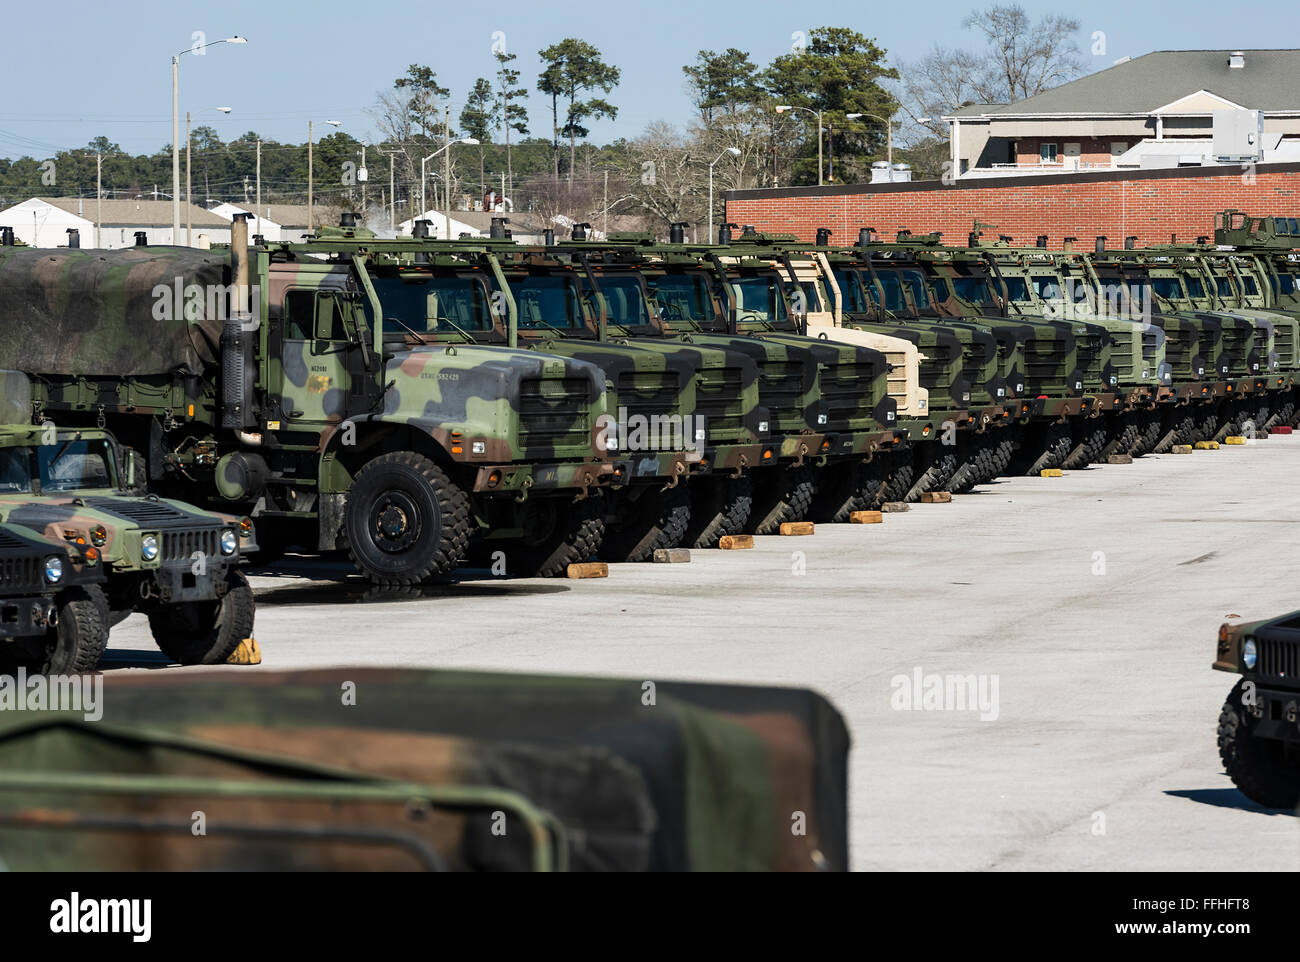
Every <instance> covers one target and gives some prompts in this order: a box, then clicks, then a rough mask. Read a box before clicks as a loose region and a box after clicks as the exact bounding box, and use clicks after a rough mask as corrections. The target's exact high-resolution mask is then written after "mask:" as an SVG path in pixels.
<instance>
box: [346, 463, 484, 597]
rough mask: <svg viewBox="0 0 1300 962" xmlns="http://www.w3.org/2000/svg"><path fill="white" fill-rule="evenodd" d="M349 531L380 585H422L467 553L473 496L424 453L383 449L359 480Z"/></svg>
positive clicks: (355, 556) (351, 547)
mask: <svg viewBox="0 0 1300 962" xmlns="http://www.w3.org/2000/svg"><path fill="white" fill-rule="evenodd" d="M343 530H344V533H345V534H346V536H347V542H348V555H349V556H350V557H351V558H352V562H353V564H355V565H356V566H357V568H358V569H359V570H360V571H361V572H362V573H363V574H365V575H366V577H368V578H369V579H370V580H371V581H373V582H374V583H375V584H381V585H413V584H419V583H420V582H423V581H427V580H428V579H429V578H432V577H436V576H438V575H445V574H447V573H448V572H450V571H452V570H453V569H454V568H455V567H456V565H457V564H459V563H460V561H461V560H462V559H463V558H464V556H465V549H466V546H467V545H468V544H469V537H470V506H469V497H468V496H467V495H466V494H465V492H464V491H462V490H461V489H460V488H459V487H457V486H456V484H455V483H454V482H453V481H452V480H451V478H449V477H448V476H447V474H446V472H444V471H443V470H442V468H440V467H438V465H436V464H434V462H433V461H431V460H429V459H428V458H426V457H424V456H423V455H421V454H416V453H415V452H414V451H397V452H394V453H392V454H382V455H380V456H379V457H377V458H375V459H374V460H373V461H371V462H370V463H369V464H367V465H366V466H365V467H363V468H362V469H361V470H360V471H358V472H357V476H356V478H354V479H353V481H352V487H351V489H350V490H349V491H348V498H347V505H346V507H345V508H344V510H343Z"/></svg>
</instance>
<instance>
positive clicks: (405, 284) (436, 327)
mask: <svg viewBox="0 0 1300 962" xmlns="http://www.w3.org/2000/svg"><path fill="white" fill-rule="evenodd" d="M372 280H373V283H374V285H375V293H376V294H378V295H379V303H380V304H382V305H383V308H384V315H385V316H386V317H395V318H397V319H398V320H400V321H401V322H402V323H403V324H405V325H406V326H407V327H409V328H411V329H412V330H414V331H418V332H427V333H430V334H433V333H437V334H455V333H457V329H458V328H459V329H460V330H461V331H491V330H492V329H493V325H492V311H491V308H490V307H489V301H488V293H487V287H486V286H485V285H484V284H483V282H482V281H480V280H479V279H478V278H475V277H456V276H454V275H446V276H437V275H429V274H421V275H409V274H408V275H406V276H402V277H397V276H388V277H374V278H373V279H372Z"/></svg>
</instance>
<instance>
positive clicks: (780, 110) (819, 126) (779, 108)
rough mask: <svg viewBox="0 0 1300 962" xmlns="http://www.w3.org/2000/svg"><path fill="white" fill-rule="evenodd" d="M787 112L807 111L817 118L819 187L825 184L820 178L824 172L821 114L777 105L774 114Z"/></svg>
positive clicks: (790, 105) (808, 109) (789, 105)
mask: <svg viewBox="0 0 1300 962" xmlns="http://www.w3.org/2000/svg"><path fill="white" fill-rule="evenodd" d="M787 110H803V111H807V112H808V113H810V114H813V115H814V116H816V118H817V186H818V187H821V186H822V185H823V183H824V182H825V181H824V180H823V177H822V175H823V173H824V172H825V171H824V168H823V167H822V112H821V111H820V110H813V109H812V108H811V107H796V106H793V105H792V104H778V105H777V108H776V112H777V113H778V114H783V113H785V112H786V111H787Z"/></svg>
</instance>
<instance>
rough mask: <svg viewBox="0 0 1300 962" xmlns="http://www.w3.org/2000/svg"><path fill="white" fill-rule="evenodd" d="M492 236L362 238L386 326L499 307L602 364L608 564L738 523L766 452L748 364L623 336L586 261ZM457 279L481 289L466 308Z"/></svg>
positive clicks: (552, 350) (534, 341)
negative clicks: (753, 470)
mask: <svg viewBox="0 0 1300 962" xmlns="http://www.w3.org/2000/svg"><path fill="white" fill-rule="evenodd" d="M494 233H496V234H497V236H495V237H492V238H489V239H488V240H487V241H486V242H484V241H476V242H454V241H453V242H447V241H434V240H430V239H429V238H428V236H427V227H426V225H424V224H423V223H422V222H417V224H416V234H415V236H413V237H409V238H398V239H396V240H392V241H366V242H365V244H364V246H365V249H366V259H365V269H366V270H367V272H368V274H369V276H370V278H371V280H372V282H373V283H376V284H378V286H379V288H380V289H382V290H383V291H385V292H386V295H385V296H386V300H385V304H386V309H388V306H391V307H392V309H393V310H395V311H397V312H398V316H397V317H395V318H394V319H393V323H394V324H400V325H402V326H403V327H405V328H406V329H408V331H409V332H410V333H411V334H412V335H415V336H419V337H421V338H423V337H426V336H428V335H427V334H426V333H425V332H426V331H427V330H429V329H430V328H431V327H432V326H433V322H432V321H430V319H429V311H430V310H431V309H432V308H430V306H429V305H442V304H446V305H449V306H450V305H460V306H459V307H458V308H457V309H458V310H462V316H464V317H466V318H472V317H474V316H476V313H475V312H477V314H482V313H483V312H496V313H498V314H500V315H503V316H509V317H510V318H511V321H510V323H511V329H512V330H513V331H515V332H516V334H515V336H516V338H517V343H518V344H519V345H520V346H526V347H529V348H532V349H533V350H534V351H536V352H537V353H542V352H546V353H548V354H555V355H558V356H563V357H566V358H571V359H577V360H580V361H582V362H583V363H588V364H591V365H593V366H594V367H595V369H597V370H598V371H599V372H600V375H601V379H602V383H603V384H604V385H605V388H606V391H607V392H608V394H607V397H608V412H609V413H608V416H606V417H602V418H601V419H600V420H599V423H598V424H597V425H596V427H597V429H598V431H597V440H598V441H599V443H600V444H601V445H602V446H603V449H604V450H605V451H606V452H607V455H608V457H609V458H610V459H611V472H610V473H611V477H610V480H609V482H608V485H607V487H608V491H607V494H608V496H607V497H606V498H605V499H604V503H603V512H604V519H603V520H604V523H605V525H606V532H605V538H604V540H603V541H602V544H601V550H600V554H601V556H602V557H604V558H605V559H606V560H611V561H638V560H645V559H647V558H649V557H650V556H651V555H652V554H653V552H654V550H655V549H657V548H668V547H674V546H676V545H679V544H682V543H684V542H685V543H689V544H691V545H692V546H697V547H708V546H711V545H713V544H716V543H717V540H718V538H719V537H720V536H721V535H723V534H728V533H733V532H732V529H733V528H734V529H735V530H739V527H740V526H741V525H743V522H744V518H745V517H746V516H747V514H748V509H749V505H750V495H749V486H748V477H747V474H746V472H747V470H748V469H749V468H750V467H752V466H755V465H758V464H760V463H761V462H762V460H763V457H764V454H765V452H766V453H767V456H768V457H769V458H770V457H771V454H770V447H769V446H765V445H764V443H763V439H762V434H763V433H764V432H765V430H766V427H765V424H764V422H765V420H766V418H765V416H764V414H763V412H762V411H761V409H760V408H759V407H758V406H757V403H756V399H757V389H756V387H755V381H756V372H755V371H754V370H753V367H752V364H750V365H748V366H746V362H745V359H743V358H739V359H738V358H729V357H728V356H726V355H725V354H724V353H723V352H720V351H717V350H710V349H707V348H699V347H693V346H682V345H678V344H667V343H660V342H656V341H651V340H648V339H646V338H645V337H634V336H632V335H633V330H631V329H624V328H623V327H622V326H620V325H618V324H617V323H611V322H610V320H609V310H608V306H607V304H606V301H605V299H604V298H603V297H598V296H597V295H596V293H595V292H597V291H598V285H597V284H596V283H595V282H594V280H593V277H592V275H591V272H590V270H589V268H588V267H586V266H584V265H583V264H581V263H577V264H575V263H574V262H573V260H574V259H573V258H572V257H571V256H570V255H567V254H564V253H561V252H559V251H556V250H547V249H544V248H526V247H522V246H520V245H517V244H515V243H514V242H513V241H511V240H509V239H508V238H507V237H506V236H505V230H504V229H503V227H502V225H500V224H498V225H495V226H494ZM325 246H332V247H334V248H336V249H338V248H339V242H338V240H337V239H336V238H335V237H333V236H330V237H322V238H321V239H320V240H319V241H317V242H315V243H314V244H313V245H312V247H311V248H309V249H313V250H316V251H319V250H321V249H322V248H323V247H325ZM467 285H471V286H472V287H473V289H474V290H476V291H477V290H479V289H480V287H481V289H482V292H483V297H484V301H483V303H482V304H479V305H477V306H473V307H472V308H471V309H470V310H469V311H468V313H467V312H465V310H464V304H463V303H462V302H463V301H464V294H463V290H464V288H465V287H466V286H467ZM631 306H633V307H634V306H636V305H635V304H633V305H631ZM602 307H604V308H605V309H604V310H602ZM437 309H438V310H440V311H441V310H442V308H441V307H439V308H437ZM456 326H457V327H459V329H460V330H459V333H460V334H462V335H465V336H467V337H469V338H470V339H471V340H472V341H476V340H478V339H479V338H481V337H482V336H483V335H482V333H481V332H477V331H476V328H481V327H482V324H480V323H479V322H478V321H477V320H474V321H473V322H472V323H465V324H460V323H458V324H457V325H456ZM630 327H631V328H635V325H631V326H630ZM638 333H641V332H638ZM697 416H698V417H699V418H700V419H701V421H702V422H704V423H700V424H697V423H696V418H697ZM507 563H509V555H507Z"/></svg>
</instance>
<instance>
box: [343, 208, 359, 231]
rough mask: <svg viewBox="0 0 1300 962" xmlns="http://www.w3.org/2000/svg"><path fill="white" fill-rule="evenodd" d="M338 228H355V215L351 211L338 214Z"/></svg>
mask: <svg viewBox="0 0 1300 962" xmlns="http://www.w3.org/2000/svg"><path fill="white" fill-rule="evenodd" d="M339 226H340V227H345V228H349V229H350V228H353V227H356V226H357V215H356V213H355V212H351V211H344V212H343V213H341V214H339Z"/></svg>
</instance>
